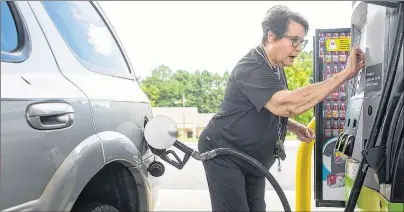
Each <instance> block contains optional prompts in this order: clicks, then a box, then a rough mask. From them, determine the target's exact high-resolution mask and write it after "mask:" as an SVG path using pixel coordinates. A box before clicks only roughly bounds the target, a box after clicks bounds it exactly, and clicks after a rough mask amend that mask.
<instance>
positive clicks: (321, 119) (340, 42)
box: [313, 28, 351, 207]
mask: <svg viewBox="0 0 404 212" xmlns="http://www.w3.org/2000/svg"><path fill="white" fill-rule="evenodd" d="M350 31H351V29H349V28H347V29H326V30H316V36H315V37H314V47H315V48H314V64H313V66H314V67H313V68H314V74H315V81H316V82H321V81H324V80H326V79H328V78H330V77H332V76H333V75H335V74H337V73H339V72H340V71H341V70H343V69H344V68H345V65H346V61H347V58H348V55H349V51H350V44H351V37H350ZM346 89H347V88H346V85H342V86H341V87H339V88H338V89H337V90H335V92H333V93H332V94H331V95H330V96H328V97H326V98H325V99H324V100H323V101H322V102H321V103H320V104H318V105H317V106H316V107H315V114H316V144H315V145H316V151H315V155H316V158H315V161H316V165H315V168H316V176H315V178H316V183H315V184H316V199H317V204H316V205H317V206H318V207H327V205H328V204H329V205H332V206H334V205H335V202H337V204H343V201H344V200H345V196H344V194H345V193H344V192H345V190H344V186H345V178H344V175H345V161H344V160H343V158H341V157H338V156H336V155H335V154H334V147H335V145H336V141H337V138H338V136H339V134H340V133H341V132H343V129H344V122H345V115H346V102H345V101H346ZM318 201H320V203H319V202H318ZM332 206H331V207H332Z"/></svg>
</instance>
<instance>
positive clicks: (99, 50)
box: [30, 1, 151, 165]
mask: <svg viewBox="0 0 404 212" xmlns="http://www.w3.org/2000/svg"><path fill="white" fill-rule="evenodd" d="M30 5H31V6H32V8H33V10H34V12H35V15H36V16H37V18H38V20H39V22H40V23H43V24H44V25H47V27H46V28H44V29H43V30H44V33H45V34H46V36H47V37H48V39H49V42H50V46H51V48H52V49H54V50H55V51H54V52H55V58H56V59H57V61H60V62H59V66H60V69H61V71H62V73H63V74H64V75H65V76H66V77H67V78H68V79H69V80H71V81H72V82H74V83H75V84H76V85H77V86H78V87H80V88H81V89H82V90H83V91H84V92H85V93H86V95H87V96H88V98H89V100H90V102H91V105H92V109H93V114H94V121H95V127H96V131H97V134H98V135H99V136H100V138H101V140H102V142H103V146H104V151H105V157H106V161H105V162H106V163H108V162H110V161H113V160H123V159H124V160H128V161H129V162H130V163H131V164H132V165H138V164H140V163H141V156H142V154H144V153H145V148H144V142H143V136H142V129H143V127H144V124H145V120H147V119H150V117H151V106H150V103H149V100H148V98H147V96H146V95H145V93H144V92H143V91H142V90H141V88H140V86H139V84H138V83H137V80H136V79H135V76H134V73H133V69H132V68H131V66H130V63H129V60H128V59H127V57H126V55H125V52H124V50H123V47H122V45H121V44H120V42H119V40H118V38H117V36H116V34H115V32H114V31H113V29H112V27H111V26H110V25H109V23H108V21H107V19H106V17H105V16H104V14H103V13H102V10H100V9H99V8H98V4H97V3H95V2H89V1H43V2H30ZM48 26H49V27H48ZM72 32H74V33H72ZM122 139H124V140H125V141H123V140H122ZM126 140H129V141H130V142H131V144H129V143H126ZM121 145H128V146H126V147H123V146H121ZM131 145H135V149H133V150H129V151H128V150H125V149H128V148H132V147H130V146H131ZM121 147H122V148H123V150H120V148H121Z"/></svg>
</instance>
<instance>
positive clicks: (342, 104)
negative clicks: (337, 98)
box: [339, 103, 346, 120]
mask: <svg viewBox="0 0 404 212" xmlns="http://www.w3.org/2000/svg"><path fill="white" fill-rule="evenodd" d="M345 115H346V111H345V104H344V103H341V106H339V117H340V118H341V120H345Z"/></svg>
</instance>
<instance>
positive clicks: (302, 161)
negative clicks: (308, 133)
mask: <svg viewBox="0 0 404 212" xmlns="http://www.w3.org/2000/svg"><path fill="white" fill-rule="evenodd" d="M307 127H308V128H310V129H312V130H313V131H315V130H316V118H313V119H312V120H311V121H310V123H309V124H308V125H307ZM314 143H315V140H313V141H311V142H310V143H305V142H302V143H300V146H299V150H298V152H297V161H296V211H305V212H307V211H311V158H312V152H313V147H314Z"/></svg>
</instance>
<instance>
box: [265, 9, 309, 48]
mask: <svg viewBox="0 0 404 212" xmlns="http://www.w3.org/2000/svg"><path fill="white" fill-rule="evenodd" d="M290 21H294V22H296V23H298V24H301V25H302V26H303V27H304V29H305V33H306V34H307V32H308V31H309V24H308V22H307V20H306V19H305V18H303V16H302V15H300V14H299V13H297V12H294V11H292V10H290V9H289V8H288V7H286V6H284V5H275V6H273V7H272V8H270V9H269V10H268V11H267V13H266V15H265V18H264V20H263V21H262V23H261V25H262V31H263V36H262V43H266V41H267V40H268V32H272V33H274V35H275V38H276V39H281V38H283V37H284V36H285V33H286V31H287V30H288V26H289V23H290Z"/></svg>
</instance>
